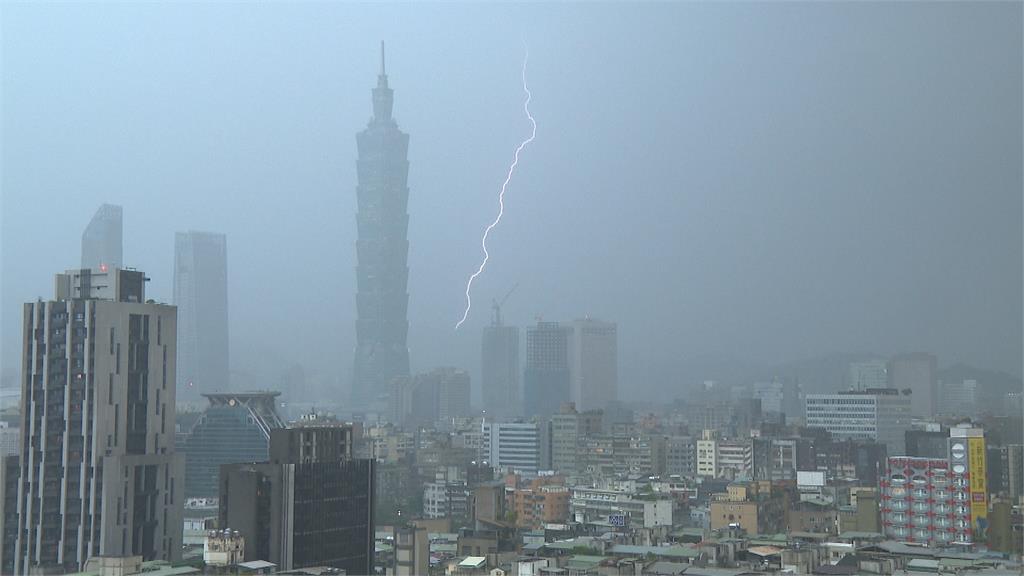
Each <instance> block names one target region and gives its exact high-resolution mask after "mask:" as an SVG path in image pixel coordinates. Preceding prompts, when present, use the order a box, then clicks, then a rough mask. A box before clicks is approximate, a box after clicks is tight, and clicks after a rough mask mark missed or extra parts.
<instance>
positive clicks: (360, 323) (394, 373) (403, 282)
mask: <svg viewBox="0 0 1024 576" xmlns="http://www.w3.org/2000/svg"><path fill="white" fill-rule="evenodd" d="M393 99H394V94H393V91H392V90H391V88H389V87H388V77H387V74H386V73H385V68H384V43H383V42H381V45H380V75H379V76H377V87H376V88H374V89H373V118H371V119H370V123H369V125H368V126H367V127H366V129H365V130H363V131H362V132H360V133H359V134H357V135H356V143H357V145H358V148H359V160H358V162H357V171H358V177H359V184H358V186H357V187H356V196H357V198H358V213H357V215H356V222H357V225H358V230H359V231H358V240H357V241H356V255H357V258H358V263H357V265H356V285H357V286H356V315H357V320H356V350H355V365H354V367H353V380H352V407H353V408H355V409H367V408H369V407H370V406H371V405H372V404H373V403H374V400H375V399H377V398H379V397H380V396H382V395H384V394H386V393H388V392H389V391H390V389H391V385H392V381H393V380H394V379H395V378H396V377H401V376H408V375H409V348H408V345H407V343H406V340H407V336H408V332H409V321H408V320H407V309H408V305H409V294H408V292H407V287H408V283H409V266H408V257H409V241H408V240H407V238H406V233H407V231H408V228H409V214H408V212H407V209H408V205H409V186H408V176H409V160H408V151H409V135H408V134H405V133H404V132H402V131H401V130H399V129H398V124H396V123H395V121H394V119H393V118H392V117H391V107H392V103H393Z"/></svg>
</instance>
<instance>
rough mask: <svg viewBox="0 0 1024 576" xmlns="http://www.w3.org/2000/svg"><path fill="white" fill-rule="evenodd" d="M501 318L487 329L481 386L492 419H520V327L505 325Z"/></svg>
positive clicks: (488, 413) (481, 366) (483, 348)
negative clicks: (514, 417)
mask: <svg viewBox="0 0 1024 576" xmlns="http://www.w3.org/2000/svg"><path fill="white" fill-rule="evenodd" d="M498 322H500V316H499V317H496V319H495V323H492V324H491V325H490V326H486V327H484V333H483V338H482V340H481V346H480V348H481V351H480V352H481V354H480V360H481V363H480V385H481V389H482V391H483V399H484V410H486V411H487V416H488V417H491V418H502V417H510V416H518V415H519V414H520V412H521V411H522V400H521V399H520V397H519V375H520V370H521V368H520V364H519V328H518V327H516V326H505V325H503V324H500V323H498Z"/></svg>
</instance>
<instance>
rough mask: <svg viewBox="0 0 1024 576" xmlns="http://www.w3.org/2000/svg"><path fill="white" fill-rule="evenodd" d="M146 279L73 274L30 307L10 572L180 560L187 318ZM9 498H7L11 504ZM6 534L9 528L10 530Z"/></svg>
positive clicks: (7, 515)
mask: <svg viewBox="0 0 1024 576" xmlns="http://www.w3.org/2000/svg"><path fill="white" fill-rule="evenodd" d="M146 280H147V278H146V277H145V275H144V274H143V273H142V272H137V271H129V270H120V269H110V268H108V269H107V270H105V271H102V270H99V269H95V270H72V271H68V272H66V273H64V274H58V275H57V277H56V282H55V284H56V291H55V292H56V294H55V297H54V299H53V300H50V301H42V300H40V301H37V302H33V303H29V304H26V305H25V309H24V325H23V331H22V333H23V334H24V338H25V341H24V348H23V350H24V352H23V370H22V395H21V414H22V422H21V430H22V437H23V442H22V448H21V451H20V477H21V481H20V482H18V483H17V486H18V493H17V499H16V501H17V502H18V506H17V509H16V510H5V512H4V522H10V521H11V520H12V518H16V521H17V529H16V530H13V531H11V532H12V533H13V534H15V535H16V538H13V539H11V540H5V541H4V542H3V546H2V553H0V572H2V573H5V574H11V573H13V574H27V573H35V572H37V571H38V572H39V573H43V572H47V571H57V572H61V571H63V572H77V571H81V570H83V569H84V566H85V563H86V561H87V560H88V559H89V558H91V557H96V556H141V557H142V559H143V560H156V559H163V560H176V559H178V558H180V556H181V539H182V526H183V523H182V511H183V506H182V505H183V500H184V482H183V481H182V480H183V469H184V466H183V459H182V458H181V457H180V455H178V454H176V453H175V449H174V433H175V430H174V425H175V382H174V377H175V346H176V311H175V308H174V307H173V306H169V305H165V304H154V303H147V302H146V298H145V282H146ZM9 503H10V502H8V504H9ZM6 531H7V529H6V528H5V529H4V532H5V533H6Z"/></svg>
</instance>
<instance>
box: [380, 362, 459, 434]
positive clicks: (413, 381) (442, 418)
mask: <svg viewBox="0 0 1024 576" xmlns="http://www.w3.org/2000/svg"><path fill="white" fill-rule="evenodd" d="M469 395H470V381H469V372H466V371H465V370H459V369H458V368H451V367H442V368H435V369H434V370H431V371H430V372H425V373H423V374H417V375H416V376H413V377H411V378H410V377H408V376H401V377H398V378H395V379H394V380H393V381H392V385H391V414H392V416H393V418H394V422H395V423H397V424H400V425H402V426H405V427H417V426H427V425H432V424H435V423H437V422H449V423H450V422H451V420H452V419H453V418H461V417H464V416H469V414H470V406H469Z"/></svg>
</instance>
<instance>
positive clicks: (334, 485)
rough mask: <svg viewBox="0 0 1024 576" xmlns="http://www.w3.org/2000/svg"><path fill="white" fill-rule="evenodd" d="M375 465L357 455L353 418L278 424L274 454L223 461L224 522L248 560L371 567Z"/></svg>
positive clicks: (282, 566) (358, 570)
mask: <svg viewBox="0 0 1024 576" xmlns="http://www.w3.org/2000/svg"><path fill="white" fill-rule="evenodd" d="M374 470H375V464H374V461H373V460H370V459H355V458H352V426H351V425H341V426H314V425H308V426H299V427H296V428H278V429H274V430H272V431H271V433H270V461H268V462H262V463H258V464H226V465H224V466H222V467H221V469H220V502H219V505H220V514H219V523H220V526H221V527H223V528H230V529H231V530H237V531H238V532H239V534H241V535H242V537H244V538H245V559H246V560H247V561H251V560H266V561H269V562H273V563H274V564H277V567H278V569H279V570H293V569H298V568H308V567H311V566H329V567H334V568H341V569H343V570H345V571H346V573H347V574H373V552H374V540H373V538H374V518H373V508H374V502H375V499H376V495H375V494H374V482H373V480H374Z"/></svg>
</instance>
